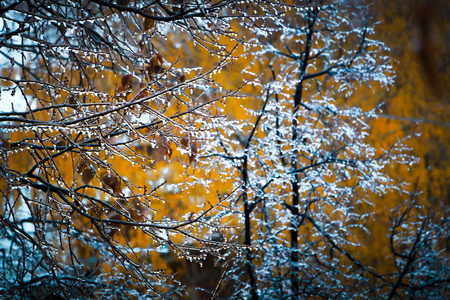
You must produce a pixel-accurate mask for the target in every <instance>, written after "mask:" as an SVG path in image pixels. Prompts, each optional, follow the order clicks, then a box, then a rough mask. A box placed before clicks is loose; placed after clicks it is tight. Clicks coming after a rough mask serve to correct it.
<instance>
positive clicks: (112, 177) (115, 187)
mask: <svg viewBox="0 0 450 300" xmlns="http://www.w3.org/2000/svg"><path fill="white" fill-rule="evenodd" d="M100 180H101V181H102V182H103V184H104V185H105V186H107V187H109V188H110V189H112V191H113V193H115V194H120V193H121V192H122V188H121V183H120V179H119V178H118V177H117V176H116V174H114V173H113V172H111V171H107V172H102V173H101V174H100Z"/></svg>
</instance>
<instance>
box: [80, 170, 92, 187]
mask: <svg viewBox="0 0 450 300" xmlns="http://www.w3.org/2000/svg"><path fill="white" fill-rule="evenodd" d="M94 176H95V169H94V168H90V167H89V168H87V169H85V170H84V171H83V173H81V180H82V181H83V183H84V184H89V182H91V180H92V179H93V178H94Z"/></svg>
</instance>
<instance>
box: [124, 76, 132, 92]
mask: <svg viewBox="0 0 450 300" xmlns="http://www.w3.org/2000/svg"><path fill="white" fill-rule="evenodd" d="M132 86H133V74H126V75H123V76H122V90H123V91H126V90H129V89H131V88H132Z"/></svg>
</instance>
